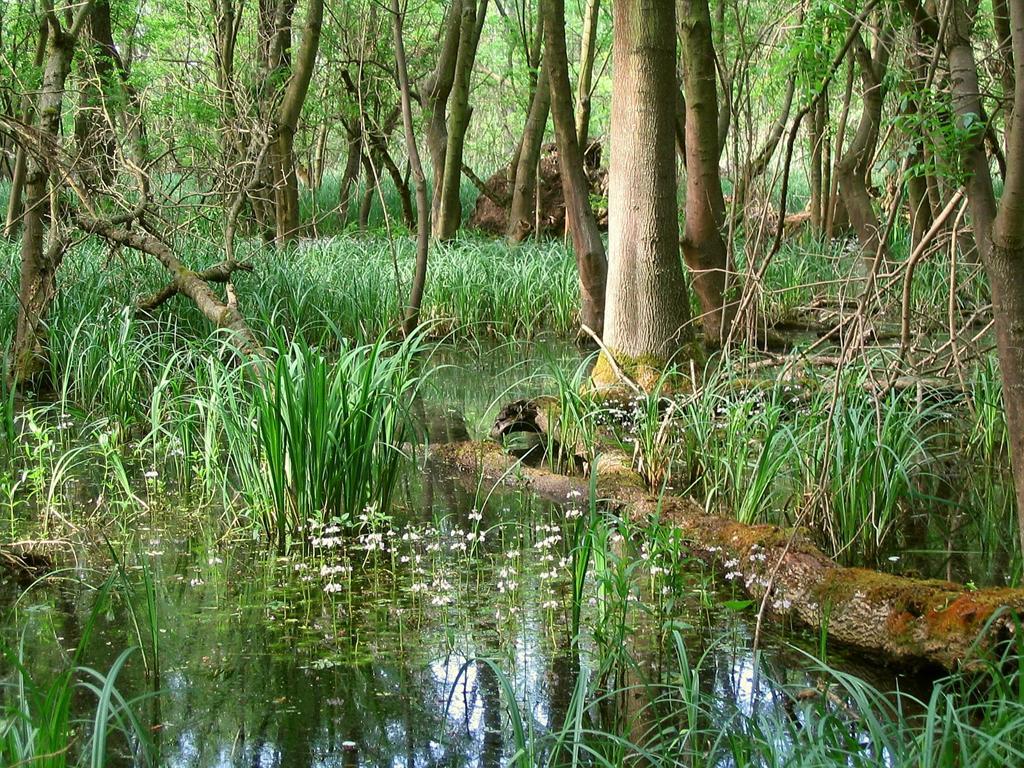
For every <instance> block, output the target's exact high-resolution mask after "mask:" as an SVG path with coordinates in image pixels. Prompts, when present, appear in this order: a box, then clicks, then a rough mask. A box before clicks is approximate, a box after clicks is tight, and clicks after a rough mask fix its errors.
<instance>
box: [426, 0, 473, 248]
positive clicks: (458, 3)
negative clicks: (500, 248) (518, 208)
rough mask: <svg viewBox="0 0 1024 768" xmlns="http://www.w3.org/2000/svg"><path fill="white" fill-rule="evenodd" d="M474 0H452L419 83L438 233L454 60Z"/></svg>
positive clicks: (434, 219)
mask: <svg viewBox="0 0 1024 768" xmlns="http://www.w3.org/2000/svg"><path fill="white" fill-rule="evenodd" d="M472 2H473V0H452V3H451V5H449V6H448V12H447V16H446V17H445V26H444V37H443V38H442V41H441V49H440V51H438V56H437V64H436V66H435V67H434V71H433V72H432V73H431V74H430V76H429V77H428V78H427V79H426V80H425V81H424V82H423V83H421V85H420V88H419V91H420V94H421V95H420V101H421V106H422V107H423V112H424V119H425V122H426V131H425V134H426V135H425V143H426V145H427V154H429V155H430V165H431V168H432V171H433V183H432V188H431V192H432V194H431V201H430V205H431V216H430V218H431V226H432V227H433V229H434V233H435V234H436V233H437V223H438V220H439V219H440V210H441V199H442V197H443V190H444V169H445V155H446V153H447V151H448V98H449V97H450V96H451V92H452V87H453V85H454V84H455V63H456V60H457V59H458V55H459V39H460V37H461V34H462V7H463V4H464V3H472Z"/></svg>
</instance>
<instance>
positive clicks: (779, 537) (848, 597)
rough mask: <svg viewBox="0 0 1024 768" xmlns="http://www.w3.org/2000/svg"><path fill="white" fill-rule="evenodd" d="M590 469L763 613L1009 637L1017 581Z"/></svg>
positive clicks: (976, 647)
mask: <svg viewBox="0 0 1024 768" xmlns="http://www.w3.org/2000/svg"><path fill="white" fill-rule="evenodd" d="M620 2H621V0H618V1H617V2H616V3H615V5H616V7H618V5H619V3H620ZM616 71H617V72H618V71H619V70H618V69H617V70H616ZM613 152H614V150H613ZM430 458H431V461H434V462H438V463H441V464H443V465H445V466H448V467H453V468H455V469H457V470H459V471H461V472H465V473H467V481H468V482H472V483H473V484H474V485H473V487H476V484H478V483H479V482H480V478H481V476H482V477H484V478H486V479H487V481H489V482H492V481H493V482H499V483H500V482H504V483H505V484H507V485H513V486H517V487H525V488H529V489H530V490H531V491H532V492H533V493H535V494H537V495H538V496H541V497H542V498H549V499H553V500H556V501H561V500H564V499H566V498H572V497H573V496H579V495H582V496H583V497H584V498H586V496H587V494H589V492H590V489H589V484H590V479H589V478H586V477H578V476H576V477H567V476H565V475H557V474H553V473H551V472H549V471H547V470H544V469H538V468H534V467H528V466H525V465H523V463H522V462H521V461H520V460H518V459H516V458H515V457H512V456H509V455H508V454H506V453H504V452H503V451H502V449H501V447H500V446H498V445H497V444H496V443H493V442H488V443H482V444H481V443H448V444H446V445H437V446H433V447H432V448H431V454H430ZM591 471H592V472H594V473H595V474H596V475H597V478H596V479H597V493H598V497H599V498H601V499H602V500H606V501H607V502H608V503H609V504H611V505H612V506H613V508H615V509H616V510H617V512H618V514H620V515H621V516H622V517H624V518H626V519H631V520H634V521H637V522H640V523H643V522H649V521H653V520H659V521H661V523H662V524H665V523H667V524H669V525H671V526H673V527H674V528H675V529H677V530H678V531H679V532H680V534H681V535H682V537H683V539H684V540H685V541H686V542H688V544H689V546H690V547H691V549H692V551H693V553H694V554H696V555H698V556H700V557H702V558H703V559H706V560H708V561H710V562H713V563H715V564H716V570H717V572H718V573H719V574H729V573H733V574H735V578H734V580H733V581H731V582H729V583H730V584H732V585H733V586H738V587H739V588H740V589H742V590H745V591H746V592H747V594H749V595H750V597H751V598H753V599H754V600H757V601H761V600H764V601H765V606H766V614H765V615H766V617H767V618H768V619H769V620H778V621H782V622H785V621H794V620H795V621H798V622H799V623H801V624H803V625H805V626H808V627H810V628H811V629H812V630H814V631H815V632H822V633H824V634H827V636H828V638H829V639H830V640H832V641H838V642H840V643H845V644H848V645H850V646H854V647H858V648H860V649H862V650H866V651H871V652H873V653H874V654H875V656H876V657H877V656H879V655H881V656H882V657H884V658H886V659H889V660H892V661H897V662H903V663H925V664H935V665H940V666H942V667H945V668H946V669H957V668H961V667H965V666H967V665H968V664H969V662H971V661H974V660H984V659H990V658H991V654H992V653H996V654H998V652H999V650H1000V646H1001V644H1003V643H1005V642H1006V640H1007V638H1008V637H1013V633H1014V631H1015V630H1014V622H1015V619H1014V616H1015V615H1020V613H1021V611H1022V610H1024V590H1022V589H1010V588H1006V587H990V588H987V589H971V588H968V587H965V586H963V585H960V584H955V583H952V582H945V581H939V580H937V579H912V578H906V577H903V576H895V575H892V574H888V573H880V572H878V571H871V570H868V569H865V568H846V567H844V566H842V565H840V564H838V563H836V562H835V561H833V560H831V559H830V558H829V557H827V556H826V555H825V554H824V553H823V552H821V550H819V549H818V548H817V547H816V546H815V545H814V543H813V542H812V541H810V540H809V539H808V538H807V536H805V535H804V534H803V533H802V532H801V531H800V530H786V529H784V528H779V527H777V526H774V525H744V524H743V523H738V522H736V521H735V520H733V519H729V518H726V517H716V516H713V515H708V514H707V513H706V512H705V511H704V509H703V508H702V507H701V506H699V505H697V504H695V503H694V502H693V501H692V500H691V499H686V498H682V497H679V496H672V495H671V494H664V493H658V494H652V493H649V492H648V490H647V488H646V487H644V484H643V481H642V479H641V478H640V477H639V476H638V475H637V473H636V472H635V471H634V470H633V469H632V467H631V466H630V465H629V459H628V458H627V457H625V456H618V457H616V456H614V455H608V454H605V455H604V456H603V457H602V460H601V461H599V462H597V465H596V466H594V467H592V468H591ZM470 478H471V479H470ZM766 591H767V592H768V594H767V596H766V594H765V593H766ZM990 621H991V622H992V623H991V625H990V624H989V622H990ZM986 629H987V630H988V631H985V632H983V631H982V630H986Z"/></svg>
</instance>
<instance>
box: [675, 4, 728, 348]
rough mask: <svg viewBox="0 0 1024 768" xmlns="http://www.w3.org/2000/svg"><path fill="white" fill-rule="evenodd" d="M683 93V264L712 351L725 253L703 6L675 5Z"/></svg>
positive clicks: (719, 320) (719, 329)
mask: <svg viewBox="0 0 1024 768" xmlns="http://www.w3.org/2000/svg"><path fill="white" fill-rule="evenodd" d="M679 10H680V18H679V30H680V38H681V40H682V55H683V87H684V90H685V92H686V226H685V231H684V235H683V258H684V259H685V261H686V266H687V268H689V270H690V274H691V279H692V282H693V290H694V292H695V293H696V294H697V298H698V299H699V300H700V306H701V313H702V318H701V320H702V323H703V326H704V336H705V340H706V341H707V342H708V343H710V344H712V345H717V344H719V343H721V342H722V341H723V340H724V339H725V338H726V337H727V336H728V335H729V330H730V325H731V322H732V317H731V315H732V313H731V312H730V311H729V310H728V308H727V306H726V291H727V287H728V282H729V265H728V261H727V254H728V249H727V248H726V245H725V239H724V238H723V237H722V227H723V225H724V222H725V200H724V198H723V196H722V180H721V178H720V176H719V169H718V158H719V151H718V98H717V94H716V88H715V64H714V60H715V54H714V49H713V46H712V42H711V13H710V10H709V8H708V3H707V0H682V2H681V3H680V5H679Z"/></svg>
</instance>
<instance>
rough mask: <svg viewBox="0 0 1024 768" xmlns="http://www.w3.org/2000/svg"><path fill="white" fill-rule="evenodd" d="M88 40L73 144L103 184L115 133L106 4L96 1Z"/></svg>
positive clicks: (109, 169)
mask: <svg viewBox="0 0 1024 768" xmlns="http://www.w3.org/2000/svg"><path fill="white" fill-rule="evenodd" d="M87 39H88V42H89V47H91V48H92V56H91V57H89V59H88V61H89V63H90V64H91V66H90V67H89V71H88V73H87V74H86V76H85V78H84V82H83V84H82V86H81V92H80V96H79V108H78V113H77V114H76V115H75V141H76V143H77V144H78V149H79V155H80V157H81V158H82V159H83V160H84V161H85V162H86V163H87V164H88V165H89V166H90V168H89V173H87V174H86V175H87V176H91V177H94V178H98V179H100V180H102V181H103V183H104V184H110V182H111V181H112V180H113V166H114V147H115V143H114V132H113V123H112V119H113V115H112V114H110V110H111V108H112V106H113V101H112V99H110V98H109V97H110V95H111V87H112V85H113V79H114V76H115V70H114V58H115V56H116V50H115V48H114V36H113V31H112V29H111V21H110V2H109V0H95V2H94V3H93V6H92V14H91V15H90V17H89V23H88V32H87Z"/></svg>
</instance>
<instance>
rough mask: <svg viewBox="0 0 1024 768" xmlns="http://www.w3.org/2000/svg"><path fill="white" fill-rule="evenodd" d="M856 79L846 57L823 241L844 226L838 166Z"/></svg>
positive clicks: (844, 217)
mask: <svg viewBox="0 0 1024 768" xmlns="http://www.w3.org/2000/svg"><path fill="white" fill-rule="evenodd" d="M855 79H856V67H855V63H854V60H853V56H852V55H850V56H848V57H847V66H846V86H845V87H844V88H843V108H842V111H840V113H839V123H838V124H837V126H836V141H835V150H834V151H833V153H832V156H833V157H834V158H835V161H834V165H833V167H832V174H831V176H832V178H831V182H830V185H829V189H828V202H827V210H826V212H825V239H826V240H831V239H832V237H833V235H834V234H835V230H836V227H837V226H843V227H845V226H846V221H847V218H848V217H847V215H846V206H845V205H844V203H843V199H842V197H840V195H839V164H840V163H841V162H842V160H843V149H844V145H845V143H846V123H847V121H848V120H849V118H850V106H851V104H852V103H853V82H854V80H855Z"/></svg>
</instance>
